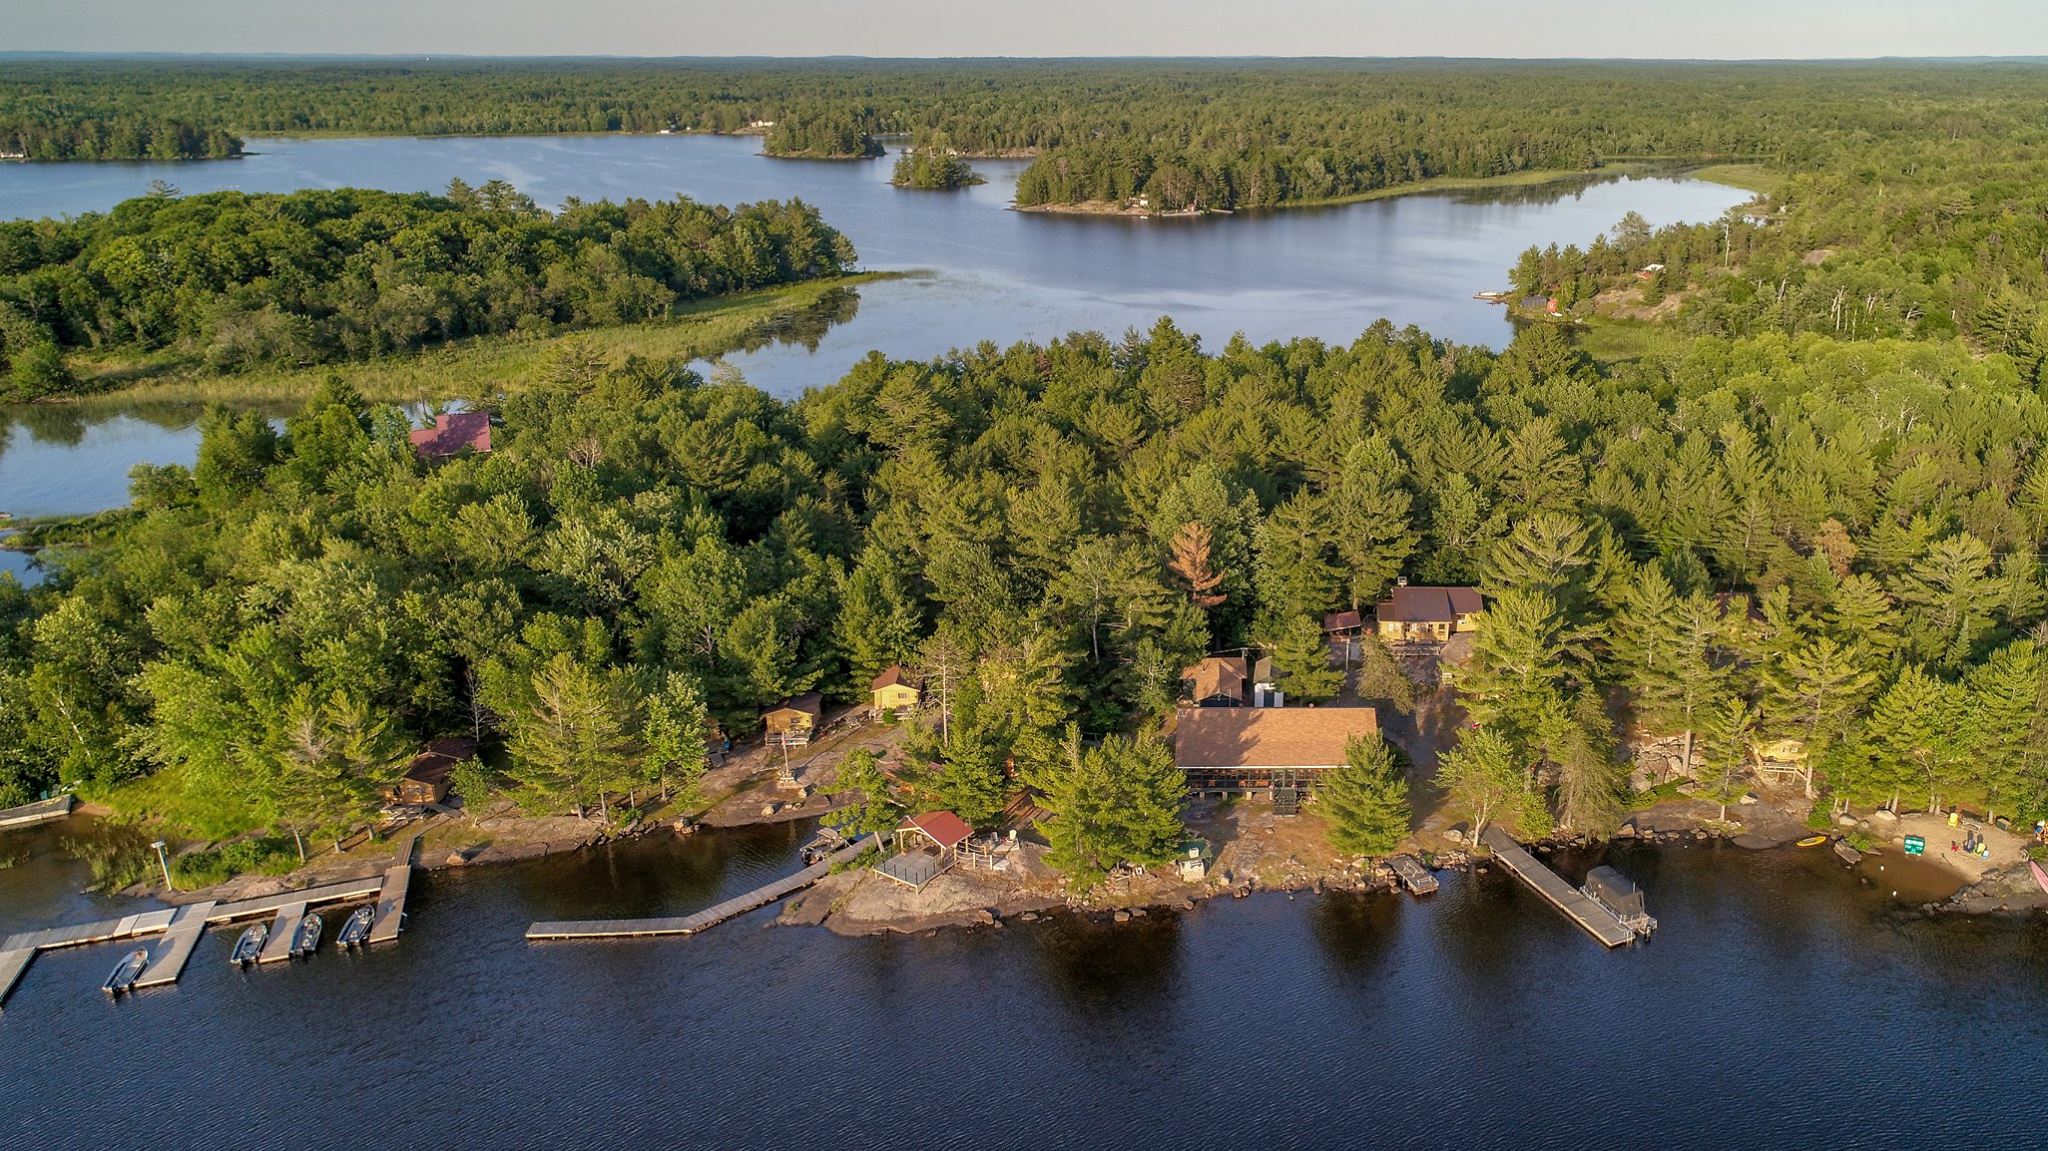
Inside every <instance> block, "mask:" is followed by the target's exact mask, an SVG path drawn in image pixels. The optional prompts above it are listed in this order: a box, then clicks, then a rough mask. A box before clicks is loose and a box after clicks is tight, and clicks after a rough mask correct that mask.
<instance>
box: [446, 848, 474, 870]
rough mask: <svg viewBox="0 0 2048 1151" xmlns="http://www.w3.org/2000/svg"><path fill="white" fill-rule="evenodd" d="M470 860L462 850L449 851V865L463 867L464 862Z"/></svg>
mask: <svg viewBox="0 0 2048 1151" xmlns="http://www.w3.org/2000/svg"><path fill="white" fill-rule="evenodd" d="M468 862H469V856H467V855H465V854H463V853H462V852H460V851H451V852H449V853H448V866H450V867H461V866H462V865H463V864H466V863H468Z"/></svg>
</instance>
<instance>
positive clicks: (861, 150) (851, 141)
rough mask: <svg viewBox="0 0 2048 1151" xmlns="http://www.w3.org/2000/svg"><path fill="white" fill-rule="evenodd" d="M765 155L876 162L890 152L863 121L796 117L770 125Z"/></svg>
mask: <svg viewBox="0 0 2048 1151" xmlns="http://www.w3.org/2000/svg"><path fill="white" fill-rule="evenodd" d="M766 129H767V131H766V133H765V134H764V136H763V138H762V141H761V154H762V155H764V156H772V157H774V158H776V159H779V160H874V159H879V158H880V157H881V156H882V155H883V154H884V152H885V151H886V150H885V149H884V148H883V147H882V143H881V141H879V140H877V139H875V137H874V134H873V133H872V132H870V131H869V130H868V126H867V125H866V124H864V123H863V122H862V121H861V120H860V119H859V118H857V117H854V116H850V115H848V116H842V115H825V116H817V115H802V114H800V115H796V116H790V117H786V118H784V119H781V120H777V121H773V122H770V123H769V124H767V125H766Z"/></svg>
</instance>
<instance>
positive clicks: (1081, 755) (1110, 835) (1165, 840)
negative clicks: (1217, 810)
mask: <svg viewBox="0 0 2048 1151" xmlns="http://www.w3.org/2000/svg"><path fill="white" fill-rule="evenodd" d="M1033 785H1034V786H1035V787H1037V788H1038V790H1039V791H1040V792H1041V793H1042V798H1041V800H1040V806H1041V807H1043V808H1044V809H1045V810H1046V812H1047V817H1046V818H1045V819H1043V820H1041V821H1039V823H1038V824H1037V827H1038V830H1039V832H1040V833H1041V834H1043V835H1044V836H1045V840H1046V845H1047V849H1046V856H1045V858H1046V862H1047V863H1049V864H1051V865H1052V866H1053V867H1055V868H1057V869H1058V870H1059V871H1060V872H1062V873H1063V874H1065V875H1066V877H1067V883H1068V885H1069V886H1070V887H1072V888H1074V889H1075V890H1080V891H1085V890H1087V889H1088V888H1090V887H1093V886H1094V885H1095V884H1097V883H1099V882H1101V881H1102V879H1103V878H1104V877H1105V876H1107V875H1108V874H1109V872H1110V871H1111V870H1112V869H1114V868H1115V867H1117V866H1119V865H1121V864H1125V863H1130V864H1135V865H1138V866H1150V865H1153V864H1160V863H1165V862H1167V861H1168V860H1171V859H1172V858H1174V856H1175V855H1176V854H1178V852H1179V848H1180V843H1181V840H1182V838H1183V837H1184V836H1185V835H1186V831H1187V828H1186V825H1185V824H1184V823H1183V822H1182V817H1181V808H1182V805H1183V803H1184V802H1185V801H1186V798H1187V779H1186V776H1185V775H1184V774H1183V773H1182V772H1181V771H1180V769H1179V768H1177V767H1175V766H1174V763H1173V753H1172V752H1171V751H1169V750H1168V749H1167V747H1166V745H1165V744H1164V743H1161V742H1160V741H1159V740H1158V739H1157V738H1154V737H1152V736H1149V735H1140V736H1138V737H1137V738H1136V739H1129V738H1126V737H1124V736H1117V735H1112V736H1109V737H1108V738H1106V739H1104V740H1103V741H1102V743H1101V744H1100V745H1099V746H1097V747H1091V748H1084V747H1083V746H1082V745H1081V736H1080V732H1079V730H1078V729H1073V728H1070V729H1068V732H1067V738H1066V741H1065V748H1064V754H1063V755H1061V756H1060V757H1059V759H1058V760H1056V761H1055V762H1053V763H1051V764H1048V765H1046V766H1045V767H1044V768H1042V769H1041V770H1040V771H1038V772H1037V773H1035V775H1034V776H1033Z"/></svg>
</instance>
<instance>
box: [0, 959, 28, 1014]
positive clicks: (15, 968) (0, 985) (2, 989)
mask: <svg viewBox="0 0 2048 1151" xmlns="http://www.w3.org/2000/svg"><path fill="white" fill-rule="evenodd" d="M35 957H36V949H35V948H33V947H12V948H9V949H7V950H6V951H0V1007H5V1006H7V997H8V996H9V995H12V994H14V985H15V984H17V983H19V982H21V975H22V972H25V971H27V970H28V961H29V960H31V959H34V958H35Z"/></svg>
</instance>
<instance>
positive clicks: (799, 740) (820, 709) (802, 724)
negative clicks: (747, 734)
mask: <svg viewBox="0 0 2048 1151" xmlns="http://www.w3.org/2000/svg"><path fill="white" fill-rule="evenodd" d="M824 717H825V697H824V696H822V695H819V694H818V693H817V692H815V691H807V692H805V693H804V694H802V695H793V696H790V697H789V698H788V699H785V700H783V701H782V702H781V703H778V704H776V705H775V706H774V707H772V708H769V709H768V711H767V712H765V713H764V714H763V715H762V716H761V723H762V725H763V726H764V727H765V728H766V729H767V739H768V743H769V744H770V745H779V746H782V747H801V746H803V745H804V744H807V743H809V742H811V737H812V736H813V735H816V734H817V731H818V727H819V725H820V722H821V721H822V720H823V719H824Z"/></svg>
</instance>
